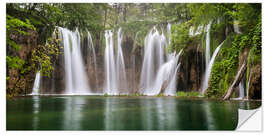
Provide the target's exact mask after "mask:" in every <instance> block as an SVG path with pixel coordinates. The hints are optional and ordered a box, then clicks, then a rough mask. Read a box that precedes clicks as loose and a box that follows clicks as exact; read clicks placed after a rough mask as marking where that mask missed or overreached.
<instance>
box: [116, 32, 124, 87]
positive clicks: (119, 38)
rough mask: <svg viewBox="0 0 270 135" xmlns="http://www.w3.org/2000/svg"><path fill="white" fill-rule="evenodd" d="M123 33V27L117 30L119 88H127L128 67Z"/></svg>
mask: <svg viewBox="0 0 270 135" xmlns="http://www.w3.org/2000/svg"><path fill="white" fill-rule="evenodd" d="M122 37H123V35H122V34H121V28H119V29H118V32H117V63H116V74H117V83H118V84H117V86H118V88H117V89H118V90H126V89H127V85H126V84H127V77H126V68H125V62H124V57H123V52H122V47H121V42H122Z"/></svg>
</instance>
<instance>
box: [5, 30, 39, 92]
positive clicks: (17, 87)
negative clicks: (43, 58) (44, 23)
mask: <svg viewBox="0 0 270 135" xmlns="http://www.w3.org/2000/svg"><path fill="white" fill-rule="evenodd" d="M28 33H29V35H28V36H22V35H9V36H10V38H11V39H12V40H13V41H16V43H17V44H18V45H20V47H21V49H20V50H19V51H13V49H12V48H11V47H10V46H7V55H10V56H18V57H19V58H20V59H22V60H23V61H24V62H25V63H27V64H28V65H27V66H30V64H31V55H32V50H33V49H34V48H36V47H37V43H38V33H37V32H35V31H31V30H29V31H28ZM7 76H9V79H8V80H7V82H6V83H7V94H23V93H24V94H26V93H30V92H32V85H33V81H34V79H35V72H25V73H21V71H20V70H18V69H10V68H8V67H7ZM15 92H17V93H15Z"/></svg>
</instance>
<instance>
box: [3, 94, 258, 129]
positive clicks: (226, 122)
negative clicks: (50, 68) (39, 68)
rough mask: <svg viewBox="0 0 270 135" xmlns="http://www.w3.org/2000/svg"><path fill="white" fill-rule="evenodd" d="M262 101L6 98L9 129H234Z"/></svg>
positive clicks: (174, 98) (135, 98)
mask: <svg viewBox="0 0 270 135" xmlns="http://www.w3.org/2000/svg"><path fill="white" fill-rule="evenodd" d="M260 105H261V102H260V101H252V102H251V101H217V100H205V99H204V100H203V99H183V98H176V97H103V96H30V97H20V98H15V99H9V100H7V121H6V122H7V130H234V129H235V128H236V126H237V122H238V108H241V109H254V108H257V107H259V106H260Z"/></svg>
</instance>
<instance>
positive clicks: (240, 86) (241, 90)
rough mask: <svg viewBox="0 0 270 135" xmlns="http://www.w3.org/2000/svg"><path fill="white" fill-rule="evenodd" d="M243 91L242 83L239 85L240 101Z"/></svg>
mask: <svg viewBox="0 0 270 135" xmlns="http://www.w3.org/2000/svg"><path fill="white" fill-rule="evenodd" d="M244 94H245V90H244V87H243V84H242V82H240V83H239V97H238V98H240V99H243V97H244V96H245V95H244Z"/></svg>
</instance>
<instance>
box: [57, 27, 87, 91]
mask: <svg viewBox="0 0 270 135" xmlns="http://www.w3.org/2000/svg"><path fill="white" fill-rule="evenodd" d="M59 31H60V37H61V41H63V45H64V60H65V61H64V62H65V85H66V89H65V94H88V93H89V92H90V89H89V86H88V83H87V82H88V81H87V80H88V78H87V76H86V72H85V70H84V64H83V61H82V56H81V49H80V33H79V31H78V30H76V31H75V32H72V31H70V30H68V29H66V28H59Z"/></svg>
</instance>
